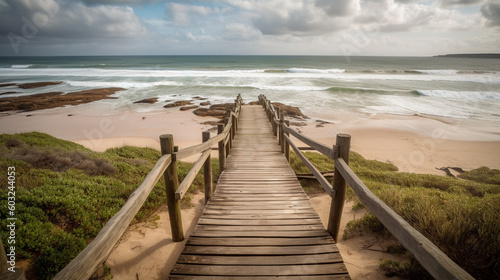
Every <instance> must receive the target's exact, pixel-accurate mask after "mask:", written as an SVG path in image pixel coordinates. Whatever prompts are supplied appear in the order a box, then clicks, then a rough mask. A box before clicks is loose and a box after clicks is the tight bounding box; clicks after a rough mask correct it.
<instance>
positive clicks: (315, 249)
mask: <svg viewBox="0 0 500 280" xmlns="http://www.w3.org/2000/svg"><path fill="white" fill-rule="evenodd" d="M335 252H338V249H336V246H335V245H333V244H325V245H311V246H284V247H280V246H254V247H243V246H231V247H225V246H186V247H185V248H184V252H183V253H184V254H191V255H192V254H198V255H234V256H242V255H243V256H250V255H252V256H288V255H315V254H324V253H335Z"/></svg>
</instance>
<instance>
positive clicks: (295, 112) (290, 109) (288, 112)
mask: <svg viewBox="0 0 500 280" xmlns="http://www.w3.org/2000/svg"><path fill="white" fill-rule="evenodd" d="M273 105H274V108H279V109H280V112H282V113H283V114H284V115H285V116H287V117H293V118H303V119H308V118H309V117H307V116H306V115H304V114H302V111H300V109H299V108H298V107H294V106H290V105H285V104H283V103H279V102H274V103H273Z"/></svg>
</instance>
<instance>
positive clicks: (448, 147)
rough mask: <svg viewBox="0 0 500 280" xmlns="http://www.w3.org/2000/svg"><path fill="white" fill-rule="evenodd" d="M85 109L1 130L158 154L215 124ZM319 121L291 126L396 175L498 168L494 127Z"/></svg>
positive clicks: (20, 118) (391, 119) (164, 114)
mask: <svg viewBox="0 0 500 280" xmlns="http://www.w3.org/2000/svg"><path fill="white" fill-rule="evenodd" d="M87 105H88V104H87ZM87 105H84V106H79V107H65V108H56V109H49V110H42V111H35V112H28V113H18V114H13V115H4V116H2V117H0V133H9V134H13V133H22V132H30V131H39V132H44V133H47V134H50V135H52V136H54V137H57V138H61V139H64V140H69V141H73V142H76V143H79V144H81V145H83V146H85V147H87V148H89V149H92V150H94V151H100V152H102V151H105V150H106V149H108V148H113V147H120V146H124V145H131V146H139V147H150V148H154V149H159V140H158V139H159V136H160V135H161V134H173V135H174V142H175V144H176V145H178V146H179V147H180V148H181V149H182V148H183V147H189V146H191V145H195V144H198V143H200V142H201V135H202V132H203V131H206V130H210V129H212V130H211V131H212V133H213V135H215V130H214V127H213V126H211V125H207V124H204V123H206V122H209V121H212V122H213V121H219V119H217V118H213V117H199V116H196V115H194V114H192V110H189V111H180V110H179V109H178V108H171V109H165V110H163V111H156V112H149V113H138V112H136V111H134V110H132V109H128V110H123V111H120V112H111V113H109V114H108V115H99V116H96V115H94V114H91V113H89V111H90V110H88V108H87V107H86V106H87ZM318 124H319V122H308V125H307V126H299V127H296V129H298V130H299V131H301V132H303V133H304V134H305V135H307V136H309V137H311V138H313V139H315V140H317V141H320V142H322V143H324V144H328V145H333V144H334V143H335V137H336V135H337V134H338V133H348V134H350V135H351V150H352V151H355V152H358V153H360V154H361V155H363V156H364V157H366V158H367V159H376V160H379V161H383V162H391V163H393V164H395V165H396V166H397V167H398V168H399V170H400V171H403V172H414V173H428V174H440V175H443V174H444V172H442V171H439V170H436V168H439V167H444V166H458V167H462V168H464V169H466V170H468V169H474V168H478V167H481V166H488V167H490V168H495V169H500V160H499V158H500V132H498V131H499V128H495V127H493V128H488V129H486V128H481V127H474V126H473V123H469V122H465V121H464V122H456V121H455V122H451V121H448V122H445V121H443V120H437V119H432V118H426V117H421V116H399V115H385V114H384V115H375V116H373V117H370V118H366V119H363V120H356V121H343V122H339V123H322V124H321V127H317V126H318ZM495 130H496V131H497V132H495ZM299 146H300V143H299Z"/></svg>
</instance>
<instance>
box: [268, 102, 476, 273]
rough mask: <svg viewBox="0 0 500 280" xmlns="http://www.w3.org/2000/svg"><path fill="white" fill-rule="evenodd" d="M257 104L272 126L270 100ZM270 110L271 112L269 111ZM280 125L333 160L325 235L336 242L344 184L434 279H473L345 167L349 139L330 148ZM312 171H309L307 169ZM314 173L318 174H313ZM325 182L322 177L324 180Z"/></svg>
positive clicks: (340, 138) (342, 138)
mask: <svg viewBox="0 0 500 280" xmlns="http://www.w3.org/2000/svg"><path fill="white" fill-rule="evenodd" d="M259 102H260V104H262V105H263V106H264V108H265V109H266V111H267V112H268V115H269V118H270V121H271V123H273V122H274V119H273V117H272V113H271V112H272V111H274V109H273V108H272V105H269V104H271V103H270V101H269V100H267V98H266V97H265V96H263V95H261V96H259ZM270 107H271V108H270ZM279 124H280V125H281V126H282V132H281V133H290V134H292V135H293V136H294V137H295V138H297V139H298V140H300V141H302V142H303V143H304V144H306V145H309V146H310V147H311V148H313V149H314V150H316V151H318V152H320V153H322V154H324V155H326V156H328V157H329V158H332V159H334V160H335V175H334V185H333V192H334V195H333V196H332V205H331V209H330V217H329V223H328V231H329V232H330V234H332V236H333V237H334V240H337V236H338V229H339V224H340V217H341V214H342V208H343V204H344V203H343V202H344V201H343V200H344V192H345V189H343V187H342V186H345V182H347V184H348V185H349V186H350V187H351V188H352V189H353V190H354V192H355V194H356V196H357V197H358V198H359V200H360V201H361V202H362V203H363V204H364V205H365V206H366V207H367V208H368V209H369V210H370V212H372V213H373V215H375V217H377V219H378V220H379V221H380V222H381V223H382V224H383V225H384V226H385V227H386V228H387V229H388V230H389V231H390V232H391V233H392V234H393V235H394V237H396V239H398V240H399V241H400V242H401V243H402V244H403V246H405V248H406V249H408V250H409V251H410V252H412V253H413V254H414V255H415V258H416V259H417V260H418V261H419V262H420V264H421V265H422V266H423V267H424V268H425V269H426V270H427V271H428V272H429V273H430V274H431V275H432V276H433V277H434V278H435V279H474V278H473V277H472V276H471V275H470V274H468V273H467V272H466V271H465V270H464V269H463V268H461V267H460V266H458V265H457V264H456V263H455V262H453V261H452V260H451V259H450V258H449V257H448V256H446V254H444V253H443V252H442V251H441V250H440V249H439V248H438V247H437V246H436V245H434V244H433V243H432V242H431V241H430V240H429V239H427V238H426V237H425V236H424V235H422V234H421V233H420V232H418V231H417V230H416V229H415V228H413V227H412V226H411V225H410V224H409V223H408V222H406V221H405V220H404V219H403V218H402V217H401V216H399V215H398V214H397V213H396V212H394V210H392V209H391V208H390V207H389V206H387V205H386V204H385V203H384V202H383V201H382V200H380V199H379V198H378V197H377V196H375V195H374V194H373V193H372V192H371V191H370V190H369V189H368V188H367V187H366V186H365V185H364V184H363V182H362V181H361V180H360V179H359V178H358V176H357V175H356V174H355V173H354V172H353V171H352V170H351V168H350V167H349V165H348V162H346V161H347V160H348V154H349V146H350V140H349V139H350V136H349V135H346V134H339V135H337V144H336V145H335V146H333V149H332V148H329V147H327V146H326V145H324V144H322V143H319V142H317V141H315V140H313V139H311V138H309V137H307V136H305V135H303V134H301V133H299V132H297V131H296V130H294V129H291V128H290V127H289V126H288V125H286V121H284V122H283V121H281V120H280V122H279ZM282 137H284V139H285V140H286V141H283V144H284V145H285V144H288V145H290V146H292V148H293V149H294V151H295V153H296V154H297V156H298V157H299V158H300V159H301V160H302V162H304V164H305V165H306V166H307V167H308V168H309V170H311V172H312V173H313V175H314V176H315V178H316V179H318V178H320V180H318V181H319V182H320V184H321V185H322V186H323V188H325V186H324V185H323V184H324V182H322V179H321V177H323V176H316V174H315V172H314V171H313V170H315V169H316V168H315V167H314V166H313V165H312V164H311V163H310V162H309V161H308V160H307V158H306V157H305V156H304V155H303V154H302V153H301V152H300V150H299V149H298V148H297V147H296V145H294V144H293V143H292V141H291V139H290V138H289V137H288V136H286V135H283V136H282ZM310 167H312V168H310ZM316 171H317V170H316ZM323 178H324V177H323Z"/></svg>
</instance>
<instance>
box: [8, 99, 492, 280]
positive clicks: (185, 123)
mask: <svg viewBox="0 0 500 280" xmlns="http://www.w3.org/2000/svg"><path fill="white" fill-rule="evenodd" d="M207 121H217V119H215V118H212V117H198V116H195V115H194V114H192V112H191V111H185V112H181V111H179V110H178V108H172V109H166V110H164V111H162V112H155V113H138V112H136V111H134V110H124V111H121V112H114V113H110V114H108V115H104V116H95V115H92V114H89V113H88V111H87V109H86V106H80V107H65V108H57V109H50V110H43V111H34V112H29V113H18V114H13V115H4V116H1V117H0V133H9V134H12V133H22V132H30V131H40V132H44V133H48V134H50V135H53V136H55V137H57V138H61V139H65V140H70V141H74V142H76V143H79V144H82V145H83V146H85V147H87V148H90V149H92V150H95V151H105V150H106V149H108V148H112V147H119V146H123V145H132V146H140V147H151V148H155V149H158V148H159V141H158V137H159V135H160V134H173V135H174V141H175V143H176V145H179V146H180V148H183V147H188V146H191V145H194V144H198V143H200V142H201V134H202V132H203V131H206V130H208V129H212V128H213V127H212V126H211V125H206V124H204V123H205V122H207ZM318 124H319V123H317V122H309V123H308V125H307V126H300V127H297V129H299V130H300V131H302V132H303V133H305V134H306V135H308V136H310V137H312V138H314V139H317V140H319V141H321V142H323V143H326V144H329V145H332V144H333V143H334V141H335V135H336V134H337V133H349V134H351V136H352V150H353V151H356V152H358V153H360V154H362V155H363V156H364V157H366V158H368V159H376V160H379V161H383V162H391V163H393V164H395V165H396V166H397V167H398V168H399V170H400V171H405V172H416V173H432V174H439V175H443V176H444V172H443V171H439V170H437V169H436V168H437V167H443V166H458V167H462V168H464V169H466V170H468V169H473V168H478V167H480V166H488V167H490V168H496V169H499V168H500V160H498V159H499V158H500V135H499V134H495V133H488V132H484V131H480V130H478V129H475V128H474V127H471V126H467V125H466V124H463V123H462V124H457V123H447V122H443V121H440V120H436V119H431V118H425V117H421V116H395V115H377V116H374V117H372V118H368V119H365V120H362V121H356V122H342V123H328V124H322V125H321V127H317V125H318ZM212 131H213V130H212ZM202 198H203V194H201V193H200V194H197V195H196V196H194V197H193V198H192V201H193V203H194V204H195V207H194V208H192V209H187V210H183V220H184V221H183V223H184V224H185V225H186V226H185V228H186V234H189V232H190V231H192V230H193V228H194V226H195V224H196V221H197V219H198V217H199V215H200V214H201V212H202V210H203V202H202ZM311 202H312V204H313V206H314V208H315V209H316V210H317V211H318V213H319V215H320V217H321V219H322V221H323V223H326V219H327V216H328V211H329V205H330V198H329V197H328V196H327V195H326V194H324V195H318V196H315V197H312V198H311ZM363 214H364V213H363V210H358V211H353V210H352V209H351V207H350V205H349V204H346V207H345V208H344V215H343V220H342V226H345V224H346V223H347V222H348V221H349V220H352V219H355V218H359V217H361V216H362V215H363ZM155 215H158V217H159V219H158V220H157V221H153V222H146V223H141V224H136V225H134V226H132V227H130V228H129V230H128V231H127V232H126V234H125V235H124V237H123V239H122V241H121V243H120V244H119V245H117V247H116V249H115V250H114V251H113V253H112V254H111V255H110V257H109V258H108V261H107V264H108V265H109V266H110V267H111V268H112V273H113V275H114V276H115V278H116V279H137V277H139V279H157V278H159V277H161V278H164V277H165V276H166V275H167V274H168V273H169V271H170V270H171V268H172V267H173V265H174V263H175V260H176V258H177V256H178V255H179V254H180V252H181V250H182V247H183V244H184V243H178V244H175V243H173V242H172V240H171V237H170V225H169V220H168V213H167V212H166V209H160V210H159V211H158V213H156V214H154V215H153V216H155ZM342 230H343V228H341V231H342ZM379 244H380V240H376V239H374V237H371V236H364V237H357V238H354V239H350V240H347V241H343V240H341V241H340V242H339V243H338V246H339V249H340V250H341V253H342V255H343V257H344V259H345V263H346V266H347V268H348V271H349V274H350V276H351V277H352V278H353V279H367V278H369V279H385V276H384V275H383V273H382V272H381V271H380V270H379V269H378V262H379V260H380V259H381V258H384V257H386V256H387V253H384V252H382V250H381V248H380V245H379ZM146 255H147V256H148V257H147V258H145V256H146ZM391 279H394V278H391Z"/></svg>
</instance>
